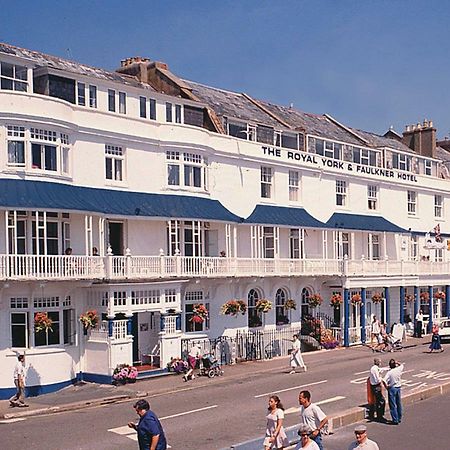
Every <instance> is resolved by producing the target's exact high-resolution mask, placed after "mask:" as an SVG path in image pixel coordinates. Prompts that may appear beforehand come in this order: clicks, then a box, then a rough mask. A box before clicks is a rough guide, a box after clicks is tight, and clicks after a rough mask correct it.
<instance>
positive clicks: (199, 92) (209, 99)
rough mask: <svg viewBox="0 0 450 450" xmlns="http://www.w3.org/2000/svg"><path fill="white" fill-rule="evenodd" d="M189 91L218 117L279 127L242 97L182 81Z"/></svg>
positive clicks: (278, 124)
mask: <svg viewBox="0 0 450 450" xmlns="http://www.w3.org/2000/svg"><path fill="white" fill-rule="evenodd" d="M183 82H185V83H186V84H187V85H188V86H189V87H190V88H191V89H192V93H193V94H194V95H195V96H196V97H197V98H199V99H200V100H201V101H202V102H204V103H206V104H208V105H209V106H210V107H211V108H212V109H213V110H214V111H215V113H216V114H217V115H218V116H221V117H224V116H226V117H230V118H236V119H241V120H244V121H252V122H254V123H259V124H262V125H268V126H273V127H278V128H279V127H280V126H281V125H280V123H279V122H278V121H277V120H275V119H273V118H272V117H270V115H269V114H267V113H265V112H264V111H263V110H262V109H261V108H258V107H257V106H256V105H255V104H254V103H252V102H251V101H250V100H248V99H247V98H246V97H245V96H244V95H242V94H239V93H236V92H231V91H225V90H223V89H218V88H214V87H210V86H205V85H203V84H199V83H195V82H194V81H187V80H183Z"/></svg>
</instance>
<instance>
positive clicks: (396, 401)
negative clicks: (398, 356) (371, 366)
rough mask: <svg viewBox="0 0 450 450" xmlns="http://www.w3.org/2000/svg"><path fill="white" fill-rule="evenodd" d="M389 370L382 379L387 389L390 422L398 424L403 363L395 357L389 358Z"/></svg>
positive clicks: (400, 411)
mask: <svg viewBox="0 0 450 450" xmlns="http://www.w3.org/2000/svg"><path fill="white" fill-rule="evenodd" d="M389 368H390V369H389V370H388V372H387V374H386V376H385V377H384V379H383V384H384V386H385V387H386V389H387V391H388V400H389V410H390V413H391V418H392V424H393V425H398V424H399V423H401V421H402V415H403V414H402V413H403V411H402V373H403V369H404V368H405V365H404V364H401V363H399V362H398V361H396V360H395V359H391V360H389Z"/></svg>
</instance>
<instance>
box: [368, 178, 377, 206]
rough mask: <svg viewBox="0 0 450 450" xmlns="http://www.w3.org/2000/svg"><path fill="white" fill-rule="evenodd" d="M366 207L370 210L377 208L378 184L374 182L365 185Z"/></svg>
mask: <svg viewBox="0 0 450 450" xmlns="http://www.w3.org/2000/svg"><path fill="white" fill-rule="evenodd" d="M367 209H369V210H370V211H376V210H377V209H378V186H377V185H375V184H368V185H367Z"/></svg>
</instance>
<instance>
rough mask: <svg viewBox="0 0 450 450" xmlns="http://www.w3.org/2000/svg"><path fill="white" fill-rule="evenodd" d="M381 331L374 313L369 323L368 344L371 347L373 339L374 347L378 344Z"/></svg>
mask: <svg viewBox="0 0 450 450" xmlns="http://www.w3.org/2000/svg"><path fill="white" fill-rule="evenodd" d="M380 333H381V324H380V321H379V320H378V319H377V318H376V316H375V314H374V316H373V318H372V323H371V324H370V345H371V346H372V347H373V341H374V340H375V347H376V346H377V345H378V344H379V341H378V337H379V335H380Z"/></svg>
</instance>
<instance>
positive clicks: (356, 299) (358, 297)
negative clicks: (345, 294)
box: [352, 293, 362, 305]
mask: <svg viewBox="0 0 450 450" xmlns="http://www.w3.org/2000/svg"><path fill="white" fill-rule="evenodd" d="M361 300H362V298H361V294H358V293H356V294H353V295H352V303H353V304H354V305H359V304H360V303H361Z"/></svg>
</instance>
